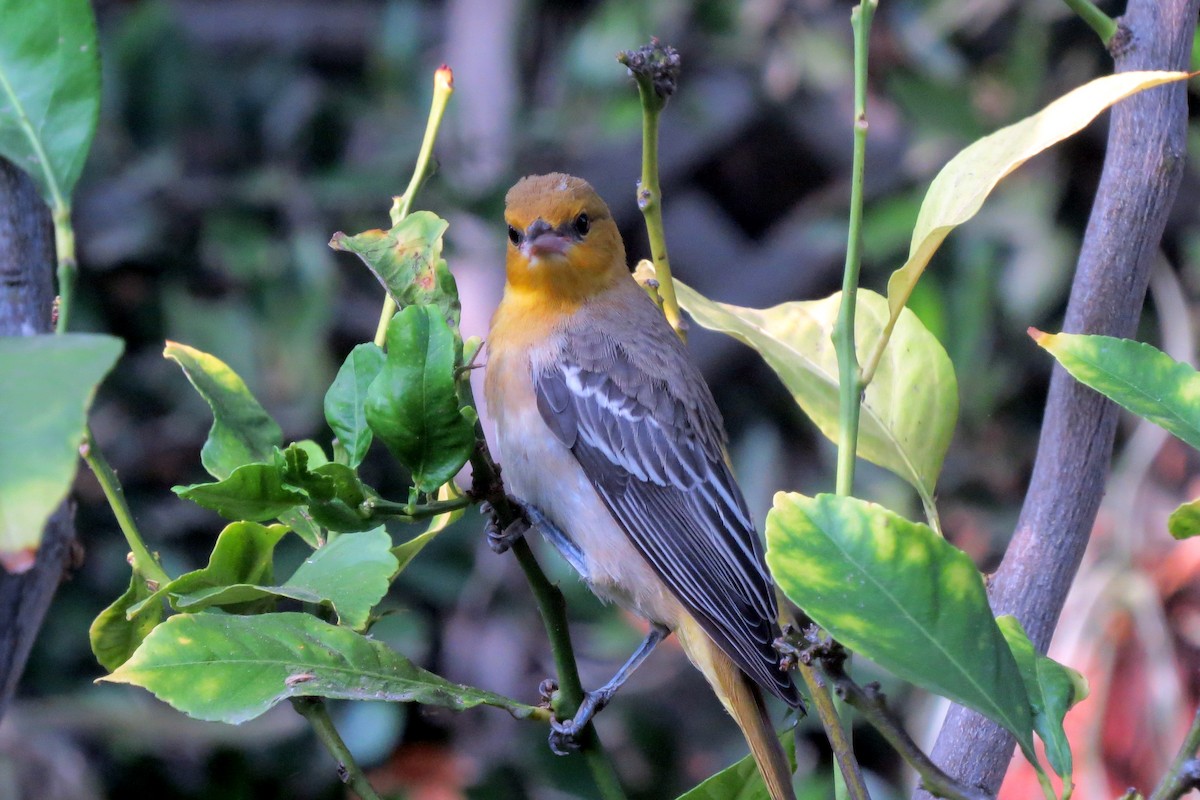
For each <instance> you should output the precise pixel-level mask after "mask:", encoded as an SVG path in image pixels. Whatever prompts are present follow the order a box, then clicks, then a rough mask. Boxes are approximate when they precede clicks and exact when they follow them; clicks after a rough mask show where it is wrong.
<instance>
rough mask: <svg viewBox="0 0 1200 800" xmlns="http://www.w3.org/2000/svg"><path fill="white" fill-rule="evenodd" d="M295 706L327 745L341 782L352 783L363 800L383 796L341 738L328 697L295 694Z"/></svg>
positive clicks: (293, 699)
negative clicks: (330, 714) (332, 716)
mask: <svg viewBox="0 0 1200 800" xmlns="http://www.w3.org/2000/svg"><path fill="white" fill-rule="evenodd" d="M292 707H293V708H294V709H296V712H297V713H298V714H300V716H302V717H304V718H305V719H306V720H308V724H309V725H312V729H313V731H314V732H315V733H316V734H317V738H318V739H320V740H321V744H323V745H325V749H326V750H328V751H329V755H331V756H333V758H334V760H335V761H337V763H338V777H340V778H341V779H342V783H344V784H346V785H347V786H349V787H350V788H351V789H352V790H353V791H354V792H355V793H356V794H357V795H358V796H359V797H361V798H362V800H380V797H379V795H378V794H376V793H375V789H374V788H373V787H372V786H371V783H370V781H368V780H367V776H366V775H365V774H364V773H363V771H362V768H361V767H359V766H358V762H357V761H355V760H354V756H353V755H352V754H351V753H350V748H348V747H346V743H345V742H344V741H342V737H341V735H340V734H339V733H338V732H337V728H335V727H334V725H333V719H332V718H330V716H329V708H328V707H327V706H326V705H325V699H324V698H321V697H293V698H292Z"/></svg>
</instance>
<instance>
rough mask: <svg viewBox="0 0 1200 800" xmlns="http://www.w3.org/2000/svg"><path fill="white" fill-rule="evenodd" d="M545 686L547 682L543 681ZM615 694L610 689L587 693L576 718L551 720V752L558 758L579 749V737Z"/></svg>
mask: <svg viewBox="0 0 1200 800" xmlns="http://www.w3.org/2000/svg"><path fill="white" fill-rule="evenodd" d="M543 685H545V681H543ZM555 688H557V686H556V687H555ZM613 694H614V692H613V691H612V690H610V689H608V688H604V689H597V690H596V691H594V692H585V693H584V697H583V702H582V703H581V704H580V706H579V710H578V711H576V712H575V716H574V717H572V718H571V719H568V720H560V719H559V718H558V717H551V718H550V750H551V752H553V753H554V754H555V755H557V756H565V755H568V754H570V753H572V752H574V751H576V750H578V749H579V745H580V741H579V736H580V734H582V733H583V730H584V728H586V727H587V726H588V723H590V722H591V721H592V717H594V716H596V714H597V713H599V712H600V710H601V709H602V708H604V707H605V706H606V705H608V701H609V700H611V699H612V696H613Z"/></svg>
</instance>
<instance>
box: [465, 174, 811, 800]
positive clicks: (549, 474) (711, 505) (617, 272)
mask: <svg viewBox="0 0 1200 800" xmlns="http://www.w3.org/2000/svg"><path fill="white" fill-rule="evenodd" d="M504 217H505V222H506V224H507V234H508V243H507V255H506V259H505V273H506V281H505V287H504V294H503V297H502V299H501V301H500V304H499V306H498V307H497V309H496V312H495V314H494V316H493V317H492V321H491V328H490V332H489V334H488V337H487V364H486V377H485V383H484V386H485V392H484V394H485V398H486V400H487V408H488V413H489V414H490V415H491V417H492V419H493V423H494V426H495V437H496V442H495V444H496V450H497V453H498V456H499V462H500V465H501V470H502V472H501V477H502V479H503V481H504V486H505V491H506V492H507V493H508V494H509V495H510V496H511V497H512V498H513V499H514V500H515V501H516V502H517V503H518V505H519V506H520V508H521V509H522V510H523V511H524V512H525V514H526V516H527V523H526V525H524V526H523V527H521V528H519V529H517V530H507V529H506V530H505V531H503V532H495V531H494V532H493V534H494V536H495V538H496V539H497V542H496V544H498V548H497V549H502V548H503V546H504V541H505V540H504V537H508V540H509V541H511V538H512V537H514V536H518V535H522V534H523V533H524V531H525V530H526V529H527V528H528V527H533V528H536V529H537V530H539V531H540V532H541V533H542V534H543V535H544V536H545V537H546V538H547V539H548V540H549V541H550V542H551V543H552V544H553V545H554V546H555V548H556V549H557V550H558V551H559V552H560V553H561V554H562V555H563V557H564V558H565V559H566V561H567V562H568V563H569V564H570V565H571V566H572V567H573V568H574V569H575V571H577V572H578V573H579V574H580V576H581V577H582V578H583V580H584V581H585V582H586V583H587V584H588V586H589V587H590V589H591V590H592V591H593V592H594V593H595V594H596V595H597V596H598V597H600V598H601V599H602V600H604V601H607V602H613V603H616V604H617V605H619V606H621V607H623V608H625V609H627V610H629V611H631V612H632V613H633V614H636V615H637V616H639V617H641V618H643V619H645V620H646V621H648V622H649V625H650V629H649V635H648V636H647V637H646V640H645V641H644V642H643V643H642V645H641V646H640V647H639V648H638V649H637V651H636V652H635V653H634V654H633V656H632V657H631V658H630V659H629V661H628V662H627V663H626V664H625V665H624V666H623V667H622V668H621V669H620V670H619V671H618V672H617V674H616V675H615V676H614V677H613V679H612V680H611V681H609V683H607V684H605V685H604V686H603V687H601V688H600V689H597V690H595V691H591V692H587V693H586V695H585V699H584V702H583V703H582V705H581V707H580V709H579V711H578V712H577V713H576V715H575V716H574V717H573V718H572V719H570V720H565V721H564V720H555V721H554V722H553V723H552V724H553V726H554V732H552V734H551V746H552V748H554V749H555V750H556V751H557V752H562V751H563V750H564V749H565V744H569V743H570V742H571V740H572V739H573V738H574V737H575V736H577V735H578V734H579V733H580V732H581V731H582V729H583V727H584V726H585V725H586V724H587V722H588V721H589V720H590V719H591V717H592V715H593V714H594V713H596V712H597V711H598V710H600V709H601V708H603V707H604V706H605V705H606V704H607V703H608V702H609V700H610V699H611V698H612V696H613V694H614V693H615V692H616V690H617V688H619V687H620V685H621V684H622V683H624V681H625V680H626V679H627V678H628V677H629V675H630V674H631V673H632V672H633V670H634V669H636V667H637V666H638V665H639V664H640V663H642V661H644V660H645V658H646V657H647V656H648V655H649V654H650V652H651V651H652V650H653V649H654V647H655V645H657V644H658V643H659V642H660V641H662V640H663V639H664V638H665V637H666V636H668V635H669V634H671V633H674V634H675V636H676V637H677V638H678V640H679V643H680V645H681V646H682V649H683V651H684V652H685V653H686V654H687V656H688V658H689V659H690V660H691V662H692V663H693V664H694V665H695V666H696V667H697V668H698V669H699V670H700V672H701V673H703V675H704V677H705V678H706V679H707V681H708V683H709V684H710V685H711V686H712V688H713V690H714V692H715V693H716V695H717V697H718V699H719V700H720V701H721V703H722V705H723V706H724V707H725V709H726V710H727V711H728V712H729V713H730V715H732V716H733V718H734V720H735V721H736V723H737V725H738V726H739V727H740V728H741V730H742V733H743V735H744V736H745V738H746V741H747V743H748V744H749V748H750V751H751V753H752V754H753V756H754V759H755V761H756V763H757V765H758V768H759V771H760V773H761V774H762V777H763V780H764V783H765V784H766V786H767V788H768V790H769V793H770V795H771V798H772V800H793V798H794V794H793V790H792V781H791V773H790V770H789V768H788V762H787V759H786V758H785V756H784V752H783V749H782V747H781V746H780V743H779V740H778V738H777V737H776V733H775V729H774V727H773V725H772V723H771V719H770V717H769V715H768V713H767V710H766V707H765V705H764V702H763V692H764V691H765V692H767V693H769V694H771V695H774V696H776V697H778V698H780V699H782V700H783V701H784V702H785V703H787V704H788V705H789V706H790V707H792V708H794V709H797V710H799V711H800V712H801V713H802V712H803V704H802V702H801V699H800V697H799V694H798V692H797V689H796V687H795V685H794V683H793V682H792V679H791V676H790V675H789V674H788V673H787V672H784V671H781V670H780V667H779V663H778V659H779V656H778V653H777V652H776V650H775V648H774V646H773V643H774V641H775V639H776V637H778V636H779V635H780V628H779V622H778V598H777V596H776V594H775V588H774V585H773V582H772V580H771V577H770V574H769V573H768V571H767V568H766V564H765V560H764V554H763V545H762V542H761V541H760V539H759V537H758V534H757V532H756V530H755V527H754V523H753V521H752V519H751V516H750V512H749V510H748V508H747V506H746V501H745V499H744V497H743V495H742V492H741V490H740V488H739V487H738V484H737V481H736V480H735V479H734V476H733V473H732V471H731V469H730V465H729V461H728V455H727V452H726V446H725V445H726V434H725V430H724V423H723V421H722V419H721V415H720V412H719V411H718V410H717V406H716V403H715V402H714V400H713V396H712V392H711V391H710V390H709V388H708V385H707V383H706V382H705V380H704V378H703V376H702V375H701V373H700V370H699V368H698V367H697V366H696V364H695V362H694V361H693V360H692V358H691V356H690V354H689V352H688V349H687V346H686V345H685V344H684V343H683V342H682V341H681V340H680V338H679V337H678V336H677V335H676V333H675V331H674V329H673V328H672V327H671V326H670V324H669V323H668V322H667V320H666V318H665V316H664V315H663V313H662V310H661V309H660V308H659V306H658V305H657V304H656V303H655V302H654V300H652V299H651V298H650V296H649V295H648V294H647V292H646V291H645V290H644V289H643V288H642V287H641V286H640V285H639V284H638V283H637V281H636V280H635V279H634V278H633V276H632V274H631V273H630V271H629V268H628V266H627V264H626V261H625V245H624V242H623V241H622V239H621V234H620V232H619V230H618V229H617V225H616V223H615V221H614V220H613V216H612V213H611V212H610V211H609V208H608V206H607V205H606V204H605V202H604V200H603V199H601V197H600V196H599V195H598V194H597V193H596V191H595V190H594V189H593V188H592V187H591V185H590V184H589V183H587V181H585V180H583V179H581V178H577V177H574V176H571V175H566V174H562V173H551V174H548V175H531V176H527V177H525V178H522V179H521V180H520V181H518V182H517V183H516V184H515V185H514V186H513V187H512V188H511V189H510V190H509V191H508V193H507V195H506V196H505V214H504Z"/></svg>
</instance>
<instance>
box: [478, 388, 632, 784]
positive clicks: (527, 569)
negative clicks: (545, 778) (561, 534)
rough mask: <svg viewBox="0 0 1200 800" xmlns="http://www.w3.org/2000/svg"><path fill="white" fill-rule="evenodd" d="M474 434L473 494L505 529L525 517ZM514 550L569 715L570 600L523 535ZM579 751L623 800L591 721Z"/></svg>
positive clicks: (573, 692) (577, 688)
mask: <svg viewBox="0 0 1200 800" xmlns="http://www.w3.org/2000/svg"><path fill="white" fill-rule="evenodd" d="M468 399H469V400H471V398H468ZM472 402H473V400H472ZM475 436H476V442H475V450H474V452H473V453H472V454H471V482H472V486H471V491H470V492H469V496H470V497H472V498H473V499H474V500H476V501H482V502H487V503H488V504H490V505H491V507H492V513H493V514H495V515H496V523H497V525H498V526H499V527H500V530H504V529H506V528H507V527H508V526H509V525H511V524H513V523H514V522H518V521H520V520H521V519H522V513H521V510H520V509H519V508H517V507H516V505H514V504H513V503H512V502H511V501H510V500H509V499H508V495H506V494H505V493H504V484H503V483H502V482H501V480H500V467H499V466H497V465H496V462H495V461H494V460H493V459H492V454H491V451H490V450H488V446H487V440H486V439H485V438H484V435H483V425H482V423H479V422H477V423H476V429H475ZM512 553H513V555H514V556H516V558H517V563H518V564H520V566H521V571H522V572H524V573H525V579H526V580H527V581H528V582H529V587H530V589H532V590H533V597H534V601H535V602H536V603H537V607H538V613H540V614H541V617H542V624H543V625H545V627H546V635H547V637H548V638H549V639H550V652H551V654H552V655H553V657H554V669H555V672H556V673H557V676H558V690H559V697H560V703H561V707H560V708H559V709H558V714H559V716H560V717H569V716H571V715H573V714H574V713H575V711H576V710H577V709H578V708H579V705H580V704H581V703H582V702H583V683H582V682H581V681H580V679H579V667H578V666H577V665H576V663H575V648H574V646H573V645H572V644H571V630H570V628H569V627H568V625H567V606H566V601H565V600H564V599H563V595H562V592H561V591H559V589H558V587H557V586H555V585H554V584H553V583H551V582H550V579H549V578H547V577H546V573H545V572H543V571H542V568H541V566H540V565H539V564H538V562H537V557H536V556H534V554H533V550H532V549H531V548H530V547H529V543H528V542H527V541H525V539H524V538H523V537H522V538H520V539H517V540H516V541H515V542H513V544H512ZM579 751H580V754H581V755H582V756H583V757H584V760H585V761H586V763H587V765H588V769H589V770H590V771H591V773H592V779H593V780H594V781H595V782H596V787H597V788H598V789H599V791H600V795H601V796H602V797H604V798H605V800H624V798H625V792H624V790H623V789H622V788H621V783H620V780H619V779H618V777H617V771H616V769H615V768H614V767H613V765H612V762H611V761H610V760H609V758H608V754H607V752H606V751H605V750H604V748H603V746H602V745H601V744H600V737H599V736H598V735H597V734H596V728H595V726H594V725H592V723H591V722H589V723H588V724H587V727H586V728H584V731H583V735H582V737H580V741H579Z"/></svg>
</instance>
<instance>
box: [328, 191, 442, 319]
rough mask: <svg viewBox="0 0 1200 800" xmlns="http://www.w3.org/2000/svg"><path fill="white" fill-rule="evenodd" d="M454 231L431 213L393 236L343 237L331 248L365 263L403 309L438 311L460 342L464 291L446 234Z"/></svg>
mask: <svg viewBox="0 0 1200 800" xmlns="http://www.w3.org/2000/svg"><path fill="white" fill-rule="evenodd" d="M448 225H449V223H447V222H446V220H444V219H441V218H439V217H438V216H437V215H436V214H433V213H431V212H429V211H414V212H413V213H411V214H409V215H408V216H407V217H405V218H404V219H402V220H401V221H400V222H399V224H397V225H396V226H395V227H393V228H392V229H391V230H388V231H381V230H370V231H364V232H363V233H360V234H357V235H355V236H347V235H346V234H344V233H342V232H341V231H338V232H337V233H335V234H334V235H333V238H332V239H330V240H329V246H330V247H332V248H333V249H334V250H343V251H345V252H347V253H354V254H355V255H357V256H358V257H359V258H361V259H362V260H363V263H364V264H366V265H367V268H368V269H370V270H371V272H373V273H374V274H375V277H376V278H378V279H379V282H380V283H382V284H383V288H385V289H387V292H388V294H390V295H391V296H392V299H393V300H395V301H396V305H397V306H399V307H400V308H405V307H406V306H419V305H434V306H437V307H438V309H440V310H441V312H442V317H443V318H444V319H445V320H446V321H447V322H448V323H449V325H450V327H451V328H453V329H454V331H455V332H456V333H455V335H456V336H457V331H458V323H459V321H460V320H461V318H462V310H461V307H460V306H459V302H458V287H457V286H456V285H455V283H454V276H453V275H451V274H450V269H449V268H448V267H447V266H446V260H445V259H443V258H442V234H444V233H445V232H446V228H447V227H448Z"/></svg>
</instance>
